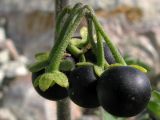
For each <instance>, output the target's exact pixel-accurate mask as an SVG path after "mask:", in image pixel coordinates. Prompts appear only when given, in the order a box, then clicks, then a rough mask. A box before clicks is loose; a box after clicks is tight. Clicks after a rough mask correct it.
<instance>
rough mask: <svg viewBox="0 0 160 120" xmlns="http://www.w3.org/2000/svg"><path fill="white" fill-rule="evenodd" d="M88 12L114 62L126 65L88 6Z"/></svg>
mask: <svg viewBox="0 0 160 120" xmlns="http://www.w3.org/2000/svg"><path fill="white" fill-rule="evenodd" d="M88 10H90V14H89V15H90V16H91V17H92V19H93V22H94V24H95V27H96V28H97V29H98V31H99V32H100V33H101V35H102V36H103V38H104V40H105V41H106V43H107V45H108V47H109V48H110V50H111V52H112V54H113V56H114V58H115V60H116V62H118V63H121V64H123V65H126V62H125V61H124V59H123V57H122V56H121V54H120V53H119V51H118V49H117V48H116V47H115V45H114V44H113V43H112V42H111V40H110V39H109V37H108V36H107V35H106V33H105V31H104V30H103V28H102V26H101V24H100V23H99V22H98V20H97V18H96V16H95V14H94V12H93V10H92V8H90V7H89V6H88Z"/></svg>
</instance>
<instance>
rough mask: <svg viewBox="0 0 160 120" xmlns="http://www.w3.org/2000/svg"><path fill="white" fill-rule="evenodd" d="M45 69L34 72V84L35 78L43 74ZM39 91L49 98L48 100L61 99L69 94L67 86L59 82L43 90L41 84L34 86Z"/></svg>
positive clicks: (41, 94)
mask: <svg viewBox="0 0 160 120" xmlns="http://www.w3.org/2000/svg"><path fill="white" fill-rule="evenodd" d="M44 72H45V70H44V69H43V70H41V71H38V72H35V73H32V84H33V83H34V81H35V79H36V78H37V77H38V76H40V75H42V74H43V73H44ZM34 88H35V90H36V91H37V93H38V94H39V95H40V96H42V97H44V98H46V99H48V100H61V99H64V98H65V97H67V96H68V93H67V90H66V88H63V87H61V86H59V85H57V84H55V85H53V86H52V87H50V88H48V89H47V90H46V91H42V90H41V89H40V88H39V86H37V87H34Z"/></svg>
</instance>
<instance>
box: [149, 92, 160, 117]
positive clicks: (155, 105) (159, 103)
mask: <svg viewBox="0 0 160 120" xmlns="http://www.w3.org/2000/svg"><path fill="white" fill-rule="evenodd" d="M147 108H148V110H149V111H150V112H151V113H152V114H154V115H155V116H156V117H157V118H158V119H160V92H158V91H155V90H154V91H153V92H152V97H151V100H150V102H149V104H148V106H147Z"/></svg>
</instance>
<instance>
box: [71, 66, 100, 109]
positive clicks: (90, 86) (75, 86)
mask: <svg viewBox="0 0 160 120" xmlns="http://www.w3.org/2000/svg"><path fill="white" fill-rule="evenodd" d="M69 83H70V85H69V89H68V94H69V97H70V98H71V100H72V101H73V102H74V103H75V104H77V105H79V106H81V107H85V108H95V107H98V106H99V102H98V98H97V92H96V86H97V78H96V76H95V74H94V70H93V66H90V65H87V66H80V67H78V68H76V69H74V70H73V71H72V72H71V74H70V77H69Z"/></svg>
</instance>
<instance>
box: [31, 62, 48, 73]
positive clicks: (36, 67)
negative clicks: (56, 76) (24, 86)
mask: <svg viewBox="0 0 160 120" xmlns="http://www.w3.org/2000/svg"><path fill="white" fill-rule="evenodd" d="M46 66H48V60H44V61H37V62H36V63H34V64H31V65H29V66H28V69H29V71H31V72H38V71H40V70H42V69H44V68H45V67H46Z"/></svg>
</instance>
